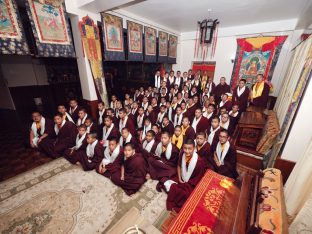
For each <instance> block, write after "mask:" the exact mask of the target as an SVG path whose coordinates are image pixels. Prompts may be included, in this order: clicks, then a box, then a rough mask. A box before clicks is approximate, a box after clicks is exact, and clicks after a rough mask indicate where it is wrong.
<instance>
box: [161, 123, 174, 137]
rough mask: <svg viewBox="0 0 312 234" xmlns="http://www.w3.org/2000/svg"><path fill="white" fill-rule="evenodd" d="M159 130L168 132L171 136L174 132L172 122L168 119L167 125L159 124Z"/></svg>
mask: <svg viewBox="0 0 312 234" xmlns="http://www.w3.org/2000/svg"><path fill="white" fill-rule="evenodd" d="M161 132H169V134H170V136H172V135H173V133H174V126H173V123H171V121H169V124H168V125H167V126H163V125H161Z"/></svg>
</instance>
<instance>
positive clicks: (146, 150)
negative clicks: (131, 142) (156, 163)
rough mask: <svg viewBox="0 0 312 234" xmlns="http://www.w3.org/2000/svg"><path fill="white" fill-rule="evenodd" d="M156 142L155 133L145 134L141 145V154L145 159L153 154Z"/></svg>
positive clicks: (151, 131) (150, 131)
mask: <svg viewBox="0 0 312 234" xmlns="http://www.w3.org/2000/svg"><path fill="white" fill-rule="evenodd" d="M157 145H158V142H157V141H156V140H155V132H154V131H153V130H149V131H147V133H146V137H145V140H144V141H143V143H142V147H141V152H142V154H143V156H144V157H145V158H148V157H149V156H150V154H155V151H156V147H157Z"/></svg>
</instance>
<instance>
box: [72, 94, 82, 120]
mask: <svg viewBox="0 0 312 234" xmlns="http://www.w3.org/2000/svg"><path fill="white" fill-rule="evenodd" d="M80 109H81V108H80V107H79V106H78V102H77V100H76V99H71V100H69V114H70V116H71V117H72V119H73V121H74V122H75V123H77V120H78V118H79V116H78V113H79V110H80Z"/></svg>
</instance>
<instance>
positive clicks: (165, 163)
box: [148, 132, 179, 191]
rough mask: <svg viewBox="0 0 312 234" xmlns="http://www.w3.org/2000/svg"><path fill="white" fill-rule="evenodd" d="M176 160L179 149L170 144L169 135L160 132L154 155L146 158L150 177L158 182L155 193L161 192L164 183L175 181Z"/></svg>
mask: <svg viewBox="0 0 312 234" xmlns="http://www.w3.org/2000/svg"><path fill="white" fill-rule="evenodd" d="M178 159H179V149H178V148H177V147H176V146H175V145H174V144H172V143H171V137H170V134H169V133H168V132H162V133H161V141H160V142H159V144H158V145H157V148H156V151H155V155H153V156H152V157H149V158H148V166H149V174H150V177H151V178H152V179H153V180H159V183H158V184H157V187H156V189H157V191H161V189H162V188H163V182H164V181H166V180H168V179H176V176H177V164H178Z"/></svg>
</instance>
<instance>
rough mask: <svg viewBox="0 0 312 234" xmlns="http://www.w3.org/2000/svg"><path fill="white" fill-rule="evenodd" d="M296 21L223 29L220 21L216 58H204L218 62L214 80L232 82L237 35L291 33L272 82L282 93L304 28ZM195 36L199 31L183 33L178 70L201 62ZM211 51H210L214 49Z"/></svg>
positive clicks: (277, 90)
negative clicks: (222, 77) (221, 79)
mask: <svg viewBox="0 0 312 234" xmlns="http://www.w3.org/2000/svg"><path fill="white" fill-rule="evenodd" d="M295 23H296V20H295V19H290V20H284V21H277V22H269V23H261V24H254V25H244V26H236V27H230V28H222V27H221V26H222V22H221V23H220V28H219V33H218V40H217V47H216V51H215V55H214V57H211V54H208V56H206V59H205V61H215V62H216V71H215V77H214V80H215V82H218V80H219V78H220V77H221V76H225V77H226V79H227V82H228V83H229V82H230V80H231V75H232V70H233V66H234V63H232V61H231V59H235V55H236V49H237V43H236V39H237V38H245V37H252V36H255V37H256V36H270V35H274V36H280V35H288V38H287V40H286V41H285V43H284V45H283V48H282V51H281V53H280V56H279V60H278V62H277V64H276V67H275V71H274V73H273V77H272V83H273V86H274V92H273V95H275V96H276V95H277V94H278V92H279V89H280V86H281V81H282V79H283V77H284V75H285V73H286V70H287V65H288V63H289V60H290V58H291V53H290V51H291V50H292V49H293V48H294V47H295V45H297V43H298V40H299V38H300V35H301V33H302V32H303V30H294V28H295V25H296V24H295ZM195 38H196V32H186V33H182V34H181V37H180V42H179V43H180V47H179V48H178V49H179V50H180V51H178V54H180V56H179V57H178V61H177V64H176V65H175V66H174V69H175V70H176V69H179V70H181V71H187V70H188V69H190V68H191V67H192V62H193V61H202V58H201V57H200V56H199V57H200V58H196V57H194V49H195ZM209 50H210V51H211V49H209ZM199 55H200V53H199Z"/></svg>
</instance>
